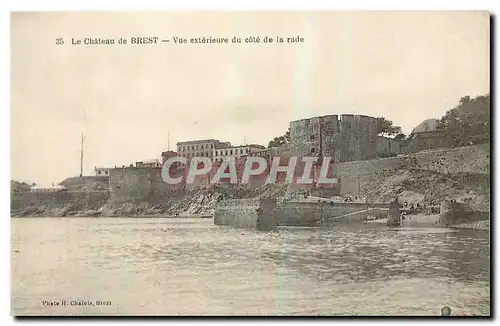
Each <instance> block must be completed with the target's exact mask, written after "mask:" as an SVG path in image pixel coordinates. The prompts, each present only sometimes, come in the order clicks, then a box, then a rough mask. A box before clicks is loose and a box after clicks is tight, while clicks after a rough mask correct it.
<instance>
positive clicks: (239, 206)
mask: <svg viewBox="0 0 500 326" xmlns="http://www.w3.org/2000/svg"><path fill="white" fill-rule="evenodd" d="M214 224H216V225H230V226H234V227H239V228H255V229H257V230H263V231H265V230H272V229H274V228H275V227H276V225H277V221H276V200H273V199H258V198H251V199H231V200H222V201H220V202H218V203H217V205H216V207H215V212H214Z"/></svg>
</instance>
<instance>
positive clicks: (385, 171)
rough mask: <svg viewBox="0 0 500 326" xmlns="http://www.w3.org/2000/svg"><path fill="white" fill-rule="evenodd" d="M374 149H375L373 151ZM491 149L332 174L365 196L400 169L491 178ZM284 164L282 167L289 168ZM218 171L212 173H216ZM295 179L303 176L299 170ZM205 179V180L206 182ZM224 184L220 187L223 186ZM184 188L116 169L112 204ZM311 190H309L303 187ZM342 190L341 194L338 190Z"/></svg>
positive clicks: (146, 173) (340, 168)
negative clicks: (464, 173)
mask: <svg viewBox="0 0 500 326" xmlns="http://www.w3.org/2000/svg"><path fill="white" fill-rule="evenodd" d="M374 149H375V147H374ZM489 151H490V148H489V144H483V145H474V146H467V147H459V148H454V149H440V150H431V151H425V152H418V153H415V154H410V155H400V156H396V157H390V158H383V159H375V160H365V161H353V162H344V163H335V164H332V167H331V169H332V173H331V174H330V173H329V176H331V175H334V176H336V177H338V178H339V182H340V186H338V187H336V189H337V190H336V191H340V192H341V194H353V195H362V194H363V193H364V192H366V189H367V187H368V186H369V185H371V187H373V184H376V183H382V181H383V180H384V179H385V178H386V177H388V176H390V175H392V174H393V173H394V171H395V170H397V169H400V168H407V169H422V170H432V171H437V172H440V173H461V172H470V173H479V174H485V175H488V174H489V172H490V164H489V161H490V154H489ZM285 161H286V160H283V163H282V164H286V162H285ZM240 165H241V164H238V165H237V170H238V173H237V174H238V178H239V179H240V178H241V171H242V166H243V165H241V166H240ZM214 171H215V168H214V169H213V171H212V173H211V175H212V176H211V177H213V173H215V172H214ZM296 173H297V174H296V176H297V177H299V176H302V172H301V170H300V168H299V167H298V168H297V170H296ZM211 177H203V178H202V177H200V178H197V179H196V180H197V182H196V184H195V185H192V186H190V187H197V186H202V187H203V186H207V185H208V179H209V178H211ZM205 179H206V180H205ZM282 179H284V175H281V174H280V175H279V176H278V182H279V183H280V182H282ZM224 182H227V180H226V181H224V180H221V182H220V183H221V184H224ZM264 182H265V177H261V176H253V177H252V179H251V183H250V185H248V187H253V188H255V187H260V186H262V185H263V184H264ZM184 187H185V184H184V183H181V184H178V185H175V186H174V185H168V184H166V183H165V182H164V181H163V179H162V177H161V169H160V168H134V167H126V168H117V169H112V170H111V172H110V196H111V204H112V205H114V204H118V203H123V202H148V203H152V204H155V205H160V206H161V204H162V203H165V202H166V200H167V199H168V198H169V197H170V196H171V194H172V192H177V191H181V190H182V189H183V188H184ZM304 188H308V186H304ZM339 188H340V190H338V189H339Z"/></svg>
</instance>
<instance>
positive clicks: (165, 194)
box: [109, 167, 183, 206]
mask: <svg viewBox="0 0 500 326" xmlns="http://www.w3.org/2000/svg"><path fill="white" fill-rule="evenodd" d="M109 178H110V180H109V185H110V189H109V190H110V197H111V200H110V204H111V206H114V205H118V204H121V203H125V202H130V203H141V202H147V203H150V204H154V205H159V206H161V205H162V204H164V203H165V202H166V200H167V199H168V198H169V196H170V195H171V194H172V192H174V191H179V190H181V189H182V187H183V185H182V184H178V185H169V184H167V183H165V182H164V181H163V179H162V177H161V168H136V167H125V168H117V169H112V170H111V171H110V177H109Z"/></svg>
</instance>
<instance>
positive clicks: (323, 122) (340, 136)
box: [290, 114, 377, 162]
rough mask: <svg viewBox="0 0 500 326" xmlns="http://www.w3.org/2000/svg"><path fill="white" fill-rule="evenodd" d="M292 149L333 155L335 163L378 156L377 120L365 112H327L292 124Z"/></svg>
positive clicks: (302, 152) (307, 153) (308, 153)
mask: <svg viewBox="0 0 500 326" xmlns="http://www.w3.org/2000/svg"><path fill="white" fill-rule="evenodd" d="M290 137H291V143H292V150H293V151H295V152H297V153H299V154H301V155H311V154H317V153H319V151H320V148H321V150H322V154H323V156H330V157H333V158H334V159H335V162H347V161H356V160H364V159H370V158H375V157H376V155H377V153H376V150H377V146H376V143H377V119H376V118H373V117H368V116H364V115H352V114H344V115H327V116H321V117H314V118H310V119H302V120H297V121H292V122H291V123H290Z"/></svg>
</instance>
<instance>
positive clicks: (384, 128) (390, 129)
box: [377, 117, 402, 136]
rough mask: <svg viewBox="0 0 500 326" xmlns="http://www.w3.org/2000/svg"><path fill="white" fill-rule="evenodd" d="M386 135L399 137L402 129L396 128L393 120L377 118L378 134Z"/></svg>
mask: <svg viewBox="0 0 500 326" xmlns="http://www.w3.org/2000/svg"><path fill="white" fill-rule="evenodd" d="M380 133H383V134H386V135H391V136H392V135H399V134H401V133H402V132H401V127H399V126H395V125H394V124H393V122H392V121H391V120H387V119H386V118H384V117H379V118H377V134H380Z"/></svg>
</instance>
